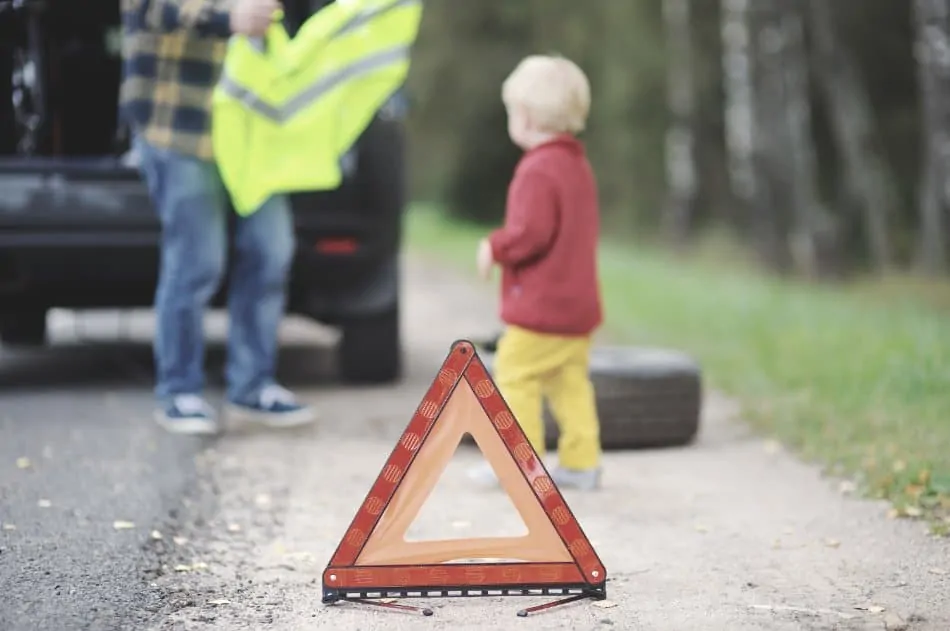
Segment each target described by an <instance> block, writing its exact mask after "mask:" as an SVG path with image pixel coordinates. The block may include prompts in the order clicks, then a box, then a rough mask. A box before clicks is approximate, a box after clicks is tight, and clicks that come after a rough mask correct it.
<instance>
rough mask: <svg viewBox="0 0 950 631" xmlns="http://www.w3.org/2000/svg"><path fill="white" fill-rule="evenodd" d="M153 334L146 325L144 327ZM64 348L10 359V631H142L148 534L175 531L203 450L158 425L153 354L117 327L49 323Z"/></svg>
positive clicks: (6, 480)
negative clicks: (169, 527)
mask: <svg viewBox="0 0 950 631" xmlns="http://www.w3.org/2000/svg"><path fill="white" fill-rule="evenodd" d="M139 320H142V321H145V322H144V323H145V324H146V325H147V318H139ZM51 323H52V325H53V329H54V335H53V341H54V345H53V346H52V347H51V348H49V349H44V350H40V351H34V352H28V353H26V352H20V353H12V352H11V351H8V350H6V349H2V348H0V629H2V631H21V630H22V631H33V630H43V631H46V630H49V631H66V630H72V629H90V630H92V629H95V630H99V629H102V630H107V629H108V630H111V629H118V628H136V627H138V628H141V625H143V624H145V621H147V620H148V619H149V618H150V617H151V616H152V615H153V614H154V612H155V611H157V610H158V609H159V608H160V607H161V603H162V599H161V594H160V593H159V592H158V591H156V590H150V589H148V588H147V580H148V576H149V573H150V572H151V571H153V570H156V569H158V567H159V561H158V559H157V557H156V556H155V554H154V553H153V550H152V548H151V547H150V546H148V545H147V542H148V537H149V533H150V531H151V529H154V528H163V527H164V525H165V524H166V523H174V522H175V520H176V519H175V518H176V515H177V510H178V508H177V507H178V506H179V505H180V500H181V497H182V493H183V492H185V491H186V490H187V489H189V488H190V487H191V485H192V484H193V483H194V479H195V466H194V456H195V455H196V454H197V453H199V451H200V449H201V447H202V446H203V443H202V441H200V440H199V439H180V438H175V437H171V436H168V435H167V434H165V433H164V432H162V431H161V430H160V429H159V428H158V427H156V426H155V425H154V424H153V423H152V422H151V413H152V407H151V404H152V396H151V367H150V363H151V354H150V352H149V348H148V346H147V344H143V343H141V342H140V343H134V342H133V343H116V342H115V340H116V328H117V327H116V324H117V318H116V317H114V316H111V315H105V316H103V317H99V316H97V317H91V318H88V322H86V324H88V327H87V329H86V330H84V331H83V330H80V331H79V333H81V334H82V335H86V334H87V333H89V334H91V335H92V336H93V337H100V338H101V339H105V340H109V343H107V344H97V345H95V346H89V347H87V346H84V345H81V344H80V337H79V336H78V335H77V329H76V327H75V326H74V325H75V324H76V323H75V322H74V320H73V318H72V317H71V316H69V315H68V314H66V315H62V314H58V315H57V316H55V317H53V318H51Z"/></svg>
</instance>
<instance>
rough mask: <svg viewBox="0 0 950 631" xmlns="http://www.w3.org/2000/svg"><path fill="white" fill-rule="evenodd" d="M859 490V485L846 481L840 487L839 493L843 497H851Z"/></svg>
mask: <svg viewBox="0 0 950 631" xmlns="http://www.w3.org/2000/svg"><path fill="white" fill-rule="evenodd" d="M857 489H858V485H857V484H855V483H854V482H851V481H850V480H845V481H843V482H842V483H841V484H839V485H838V492H839V493H841V494H842V495H849V494H851V493H854V492H855V491H856V490H857Z"/></svg>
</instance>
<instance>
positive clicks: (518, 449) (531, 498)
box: [323, 340, 607, 603]
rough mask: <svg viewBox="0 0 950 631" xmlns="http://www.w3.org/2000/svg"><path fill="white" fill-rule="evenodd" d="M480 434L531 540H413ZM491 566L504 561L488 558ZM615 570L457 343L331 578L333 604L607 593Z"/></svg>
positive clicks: (464, 345) (470, 353)
mask: <svg viewBox="0 0 950 631" xmlns="http://www.w3.org/2000/svg"><path fill="white" fill-rule="evenodd" d="M465 434H471V436H472V437H473V438H474V439H475V442H476V443H477V444H478V446H479V448H480V449H481V450H482V453H483V455H484V456H485V458H486V459H487V460H488V461H489V462H490V463H491V465H492V467H493V468H494V470H495V473H496V475H497V476H498V480H499V482H500V484H501V486H502V488H504V490H505V492H507V494H508V496H509V498H510V499H511V501H512V503H513V504H514V506H515V508H516V509H517V510H518V512H519V514H520V515H521V517H522V519H523V520H524V523H525V525H526V526H527V527H528V534H527V535H524V536H521V537H491V538H470V539H444V540H435V541H406V539H405V534H406V531H407V530H408V528H409V526H410V525H411V524H412V522H413V520H414V519H415V517H416V515H418V513H419V511H420V510H421V508H422V506H423V504H424V503H425V501H426V499H428V497H429V495H430V493H431V492H432V490H433V488H434V487H435V485H436V483H437V482H438V480H439V477H440V476H441V474H442V472H443V471H444V470H445V468H446V467H447V466H448V464H449V461H450V460H451V458H452V455H453V454H454V452H455V449H456V447H457V446H458V444H459V442H460V441H461V439H462V437H463V436H464V435H465ZM486 559H501V561H500V562H488V561H486ZM606 580H607V573H606V570H605V569H604V565H603V563H602V562H601V560H600V558H599V557H598V556H597V553H596V551H595V550H594V548H593V546H592V545H591V543H590V541H589V540H588V538H587V536H586V535H585V534H584V531H583V530H582V529H581V527H580V524H579V523H578V522H577V520H576V518H575V517H574V514H573V513H572V512H571V509H570V508H569V507H568V505H567V503H566V502H565V501H564V498H563V496H562V495H561V492H560V490H559V489H558V488H557V486H556V485H555V484H554V482H553V481H552V479H551V478H550V476H549V475H548V472H547V470H546V469H545V467H544V465H543V463H542V462H541V459H540V458H539V457H538V454H537V452H536V451H535V450H534V448H533V447H532V446H531V444H530V443H529V442H528V440H527V438H526V437H525V434H524V432H523V431H522V429H521V426H520V425H519V424H518V422H517V421H516V419H515V417H514V415H513V414H512V412H511V409H510V408H509V407H508V405H507V403H506V402H505V401H504V399H503V398H502V396H501V394H500V393H499V392H498V389H497V387H496V386H495V383H494V381H493V380H492V378H491V376H490V375H489V374H488V371H487V370H486V368H485V366H484V364H483V363H482V361H481V359H479V357H478V354H477V352H476V350H475V347H474V345H473V344H472V343H471V342H468V341H464V340H463V341H459V342H456V343H455V344H453V345H452V348H451V350H450V352H449V355H448V357H447V358H446V359H445V362H444V363H443V364H442V367H441V369H440V370H439V373H438V376H437V377H436V378H435V379H434V380H433V382H432V385H431V386H430V387H429V389H428V391H427V392H426V394H425V397H424V398H423V400H422V402H421V403H420V404H419V407H418V408H417V409H416V412H415V414H414V415H413V418H412V419H411V421H410V422H409V424H408V426H407V427H406V429H405V431H404V432H403V434H402V436H401V437H400V439H399V442H398V443H397V444H396V446H395V448H394V449H393V451H392V453H391V454H390V456H389V459H388V460H387V461H386V463H385V465H383V468H382V470H381V471H380V473H379V476H378V477H377V479H376V482H375V483H374V484H373V486H372V487H371V488H370V491H369V493H368V494H367V495H366V498H365V500H364V501H363V504H362V505H361V506H360V508H359V510H358V511H357V513H356V516H355V517H354V518H353V521H352V522H351V524H350V526H349V528H347V530H346V533H345V534H344V535H343V539H342V540H341V541H340V544H339V545H338V547H337V549H336V551H335V553H334V554H333V556H332V557H331V559H330V562H329V564H328V565H327V568H326V570H324V573H323V602H324V603H332V602H336V601H339V600H364V599H371V598H388V597H418V596H453V597H456V596H485V595H540V594H575V595H578V596H575V597H572V598H571V599H570V600H575V599H577V598H579V597H587V596H589V597H592V598H597V599H601V598H604V597H605V596H606V590H605V585H606Z"/></svg>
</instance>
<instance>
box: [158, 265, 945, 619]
mask: <svg viewBox="0 0 950 631" xmlns="http://www.w3.org/2000/svg"><path fill="white" fill-rule="evenodd" d="M406 296H407V299H406V305H405V313H406V318H405V331H406V336H407V340H408V351H409V374H408V376H407V378H406V380H405V381H404V382H403V383H402V384H400V385H399V386H398V387H395V388H393V387H386V388H364V389H355V388H350V389H346V388H340V387H338V386H337V385H335V384H334V383H333V381H332V379H331V378H330V377H329V376H321V375H328V374H329V373H326V372H321V371H322V370H326V368H325V362H322V361H320V360H319V358H318V357H317V358H316V359H315V355H314V353H313V352H311V353H301V354H300V355H299V356H298V359H299V360H301V361H303V362H304V363H306V364H307V366H296V367H294V366H292V365H290V363H288V366H287V369H288V374H291V373H294V374H299V373H300V372H301V371H303V370H304V368H306V367H309V369H310V372H309V379H310V380H311V382H313V381H314V380H315V381H316V384H315V385H312V386H311V388H310V389H309V390H308V391H307V397H308V399H309V400H311V401H312V402H313V403H314V404H316V405H317V406H319V408H320V410H321V413H322V416H323V418H322V421H321V422H320V423H319V424H318V425H317V426H316V427H314V428H311V429H308V430H304V431H295V432H293V433H290V434H273V433H270V434H268V433H260V432H252V431H248V430H246V429H245V428H235V429H234V433H232V434H231V435H230V436H228V437H226V438H224V439H223V440H221V441H220V442H219V443H218V444H217V445H215V447H214V448H213V450H211V451H208V452H205V453H204V454H203V456H202V458H201V460H200V462H199V469H200V471H201V480H202V484H201V485H200V486H199V487H198V495H197V496H196V498H197V499H196V500H195V502H194V506H196V507H205V508H207V507H214V509H213V512H212V513H210V514H201V512H200V510H196V512H195V515H194V517H195V518H196V519H197V520H198V521H199V523H201V524H202V525H200V526H193V525H189V523H184V524H182V525H181V527H182V528H183V530H182V533H181V535H180V536H185V537H187V538H188V543H186V544H185V545H182V546H173V547H172V548H170V549H168V550H167V552H166V556H165V561H166V565H167V570H168V573H167V574H165V575H164V576H162V577H161V578H159V579H157V580H155V581H154V588H155V589H156V590H159V591H163V592H164V593H166V594H171V596H170V597H168V598H166V599H165V600H164V601H163V602H164V607H163V609H162V610H161V612H160V615H159V616H158V618H157V619H156V620H155V623H154V625H153V626H152V627H151V629H152V631H169V630H172V629H175V630H185V631H191V630H199V629H201V630H207V631H211V630H219V629H220V630H221V631H224V630H229V631H230V630H236V629H262V628H266V629H274V630H278V629H279V630H281V631H283V630H291V629H338V630H356V629H362V630H372V629H387V630H397V629H489V628H504V629H514V628H524V629H597V628H618V629H625V630H628V629H629V630H640V629H643V630H647V629H649V630H654V629H655V630H660V631H666V630H671V629H676V630H677V631H692V630H697V631H699V630H702V631H707V630H709V631H720V630H726V629H728V630H729V631H745V630H750V631H751V630H760V629H761V630H769V631H785V630H788V631H792V630H795V631H799V630H819V629H821V630H831V629H836V630H861V631H864V630H883V629H891V630H894V629H902V628H906V629H913V630H924V629H926V630H933V631H938V630H939V631H946V630H947V629H950V545H948V542H947V541H946V540H936V539H933V538H931V537H929V536H928V535H927V534H926V531H925V529H924V528H923V526H921V525H920V524H915V523H911V522H905V521H894V520H890V519H888V518H887V517H886V512H887V511H886V507H885V506H884V505H882V504H880V503H875V502H865V501H860V500H857V499H854V498H852V497H849V496H848V495H847V494H845V493H842V492H841V490H840V487H839V484H838V483H837V482H835V481H832V480H827V479H823V478H822V477H821V475H820V473H819V471H818V470H817V469H815V468H814V467H811V466H806V465H804V464H801V463H800V462H798V461H797V460H795V459H794V458H793V457H791V456H790V455H789V454H787V453H785V452H784V450H782V449H781V448H780V447H778V446H777V445H775V444H774V443H772V442H770V441H767V440H763V439H762V438H759V437H756V436H755V435H752V434H751V433H750V432H749V431H748V430H747V428H746V427H745V426H744V425H743V424H742V423H741V422H740V420H738V419H737V418H736V410H735V407H734V406H733V405H732V404H731V403H730V402H729V401H727V400H724V399H723V398H722V397H719V396H717V395H716V394H715V393H711V394H710V395H709V396H708V397H707V400H706V404H705V411H704V419H703V428H702V432H701V436H700V439H699V441H698V442H697V444H695V445H693V446H691V447H688V448H685V449H677V450H663V451H647V452H628V453H611V454H609V455H608V456H607V458H606V463H605V467H606V476H605V488H604V489H603V490H602V491H601V492H600V493H597V494H590V495H583V494H576V493H570V492H568V493H567V494H566V498H567V501H568V502H569V503H570V504H571V507H572V509H573V510H574V512H575V514H577V516H578V518H579V519H580V521H581V523H582V525H583V527H584V529H585V530H586V531H587V533H588V535H589V536H590V538H591V540H592V542H593V543H594V545H595V546H596V548H597V549H598V551H599V553H600V555H601V557H602V559H603V560H604V563H605V564H606V567H607V570H608V573H609V575H610V576H611V581H610V583H609V584H608V602H606V603H601V604H603V605H608V606H606V607H601V606H596V605H594V604H590V603H580V604H574V605H569V606H567V607H564V608H561V609H554V610H551V611H549V612H546V613H543V614H539V615H537V616H535V617H530V618H527V619H520V618H517V617H515V612H516V611H517V610H518V609H519V608H521V607H522V606H524V605H525V603H526V601H527V600H529V599H526V598H508V599H455V600H434V601H427V604H428V605H429V606H431V607H433V608H434V609H435V615H434V616H432V617H430V618H422V617H421V616H418V615H414V614H413V615H410V614H405V613H400V612H390V611H386V610H377V609H375V608H368V607H365V606H359V605H353V604H342V605H340V604H338V605H334V606H331V607H327V606H324V605H322V604H321V603H320V574H321V572H322V570H323V568H324V567H325V564H326V562H327V560H328V558H329V556H330V554H331V553H332V551H333V549H334V548H335V546H336V544H337V543H338V541H339V539H340V537H341V536H342V534H343V532H344V530H345V528H346V526H347V525H348V523H349V520H350V519H351V518H352V516H353V514H354V513H355V511H356V509H357V507H358V506H359V503H360V502H361V501H362V499H363V497H364V496H365V494H366V492H367V490H368V489H369V486H370V485H371V484H372V482H373V480H374V478H375V476H376V475H377V473H378V472H379V469H380V467H381V466H382V464H383V462H384V461H385V459H386V457H387V456H388V455H389V452H390V450H391V449H392V447H393V445H394V442H395V440H396V439H397V438H398V436H399V435H400V433H401V431H402V430H403V428H404V427H405V424H406V423H407V422H408V420H409V418H410V416H411V414H412V412H413V410H414V409H415V407H416V406H417V405H418V403H419V399H420V397H421V396H422V394H423V393H424V391H425V389H426V388H427V387H428V385H429V383H430V381H431V380H432V378H433V376H434V374H435V371H436V370H437V368H438V366H439V364H440V363H441V361H442V360H443V359H444V357H445V354H446V353H447V351H448V348H449V345H450V344H451V343H452V341H453V340H455V339H457V338H460V337H473V336H480V335H484V334H488V333H490V332H492V331H493V329H494V328H495V326H496V320H495V300H494V297H493V295H492V293H491V292H490V291H489V289H488V288H483V289H481V290H480V289H478V288H474V289H473V287H472V285H471V283H470V282H467V281H464V280H461V279H459V278H458V277H457V276H454V275H453V274H452V273H450V272H448V271H446V270H444V269H442V268H440V267H439V266H438V265H435V264H429V263H426V262H424V261H422V260H420V259H415V258H414V259H411V260H410V261H408V263H407V266H406ZM315 335H316V334H314V333H312V332H311V331H310V330H309V329H308V328H307V327H300V328H299V329H298V330H296V331H288V339H291V338H293V339H300V340H301V343H303V341H304V340H316V337H315ZM324 337H325V338H326V342H323V341H320V342H316V341H314V342H311V343H313V344H317V345H320V344H326V343H329V342H330V341H332V340H331V339H330V338H329V337H326V336H324ZM320 366H324V368H321V367H320ZM455 458H456V459H455V460H454V461H453V462H452V464H450V467H449V469H448V470H447V472H446V474H445V475H444V476H443V478H442V480H441V481H440V483H439V486H437V487H436V489H435V492H434V494H433V497H432V498H431V499H430V502H429V503H428V504H427V505H426V507H424V508H423V512H422V514H421V515H420V516H419V518H418V521H417V522H416V524H415V525H414V527H413V529H412V533H411V534H412V536H413V537H415V538H420V539H421V538H449V537H453V536H456V537H457V536H460V535H472V534H475V535H480V534H484V535H492V534H494V535H503V534H517V533H518V532H519V531H520V530H521V528H522V525H521V524H520V522H519V520H518V518H517V516H516V514H515V512H514V509H513V508H512V507H511V506H510V504H509V503H508V500H507V498H505V496H504V495H503V494H502V493H500V492H493V491H481V490H476V489H471V488H469V487H468V486H467V484H466V481H465V478H464V467H465V466H466V465H467V464H471V463H474V462H477V461H478V460H479V459H480V458H481V456H480V454H479V452H477V451H476V450H475V449H473V448H470V447H469V448H462V449H460V451H459V452H458V453H457V454H456V457H455ZM202 498H205V499H202ZM208 498H211V499H208ZM175 565H178V566H179V567H178V570H179V571H174V566H175ZM530 600H532V601H533V599H530ZM533 602H534V601H533Z"/></svg>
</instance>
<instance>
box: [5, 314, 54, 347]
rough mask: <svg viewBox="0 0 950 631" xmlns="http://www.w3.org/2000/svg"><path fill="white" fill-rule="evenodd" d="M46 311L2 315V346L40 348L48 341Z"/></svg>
mask: <svg viewBox="0 0 950 631" xmlns="http://www.w3.org/2000/svg"><path fill="white" fill-rule="evenodd" d="M46 335H47V329H46V310H45V309H31V310H25V311H14V312H7V313H3V314H0V344H2V345H3V346H9V347H19V346H23V347H38V346H44V345H45V344H46V341H47V337H46Z"/></svg>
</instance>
